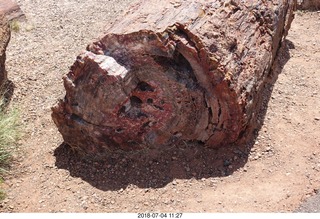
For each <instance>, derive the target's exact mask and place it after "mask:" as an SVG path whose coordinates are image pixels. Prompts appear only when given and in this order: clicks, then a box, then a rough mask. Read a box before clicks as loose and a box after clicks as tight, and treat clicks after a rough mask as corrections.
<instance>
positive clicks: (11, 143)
mask: <svg viewBox="0 0 320 219" xmlns="http://www.w3.org/2000/svg"><path fill="white" fill-rule="evenodd" d="M18 115H19V114H18V111H17V110H12V109H11V110H9V109H6V107H5V104H4V98H3V96H0V183H1V182H2V180H3V176H4V174H5V173H6V172H7V170H8V167H9V165H10V160H11V154H12V151H13V150H14V149H15V148H16V141H17V140H18V139H19V137H20V132H19V128H18ZM4 196H5V193H4V191H2V190H0V200H1V199H3V198H4Z"/></svg>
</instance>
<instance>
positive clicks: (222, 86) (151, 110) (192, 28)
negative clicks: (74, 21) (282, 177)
mask: <svg viewBox="0 0 320 219" xmlns="http://www.w3.org/2000/svg"><path fill="white" fill-rule="evenodd" d="M294 7H295V1H290V0H289V1H282V2H280V3H279V2H278V1H265V2H262V1H258V0H256V1H248V2H245V3H241V2H240V1H218V0H216V1H210V3H208V2H207V1H191V0H190V1H175V2H173V1H169V0H167V1H163V2H162V4H161V5H159V4H158V1H155V0H153V1H141V2H140V3H138V4H136V5H134V6H132V7H131V8H130V9H129V10H128V11H127V13H126V15H125V16H124V17H123V16H121V17H120V18H119V19H118V20H116V21H115V22H114V23H113V25H111V26H110V27H109V28H108V29H107V32H106V34H105V36H104V37H101V38H100V40H98V41H97V42H94V43H92V44H91V45H89V46H88V47H87V51H85V52H84V53H82V54H81V55H79V56H78V58H77V60H76V62H75V63H74V65H73V66H72V67H71V70H70V72H69V73H68V74H67V76H66V77H64V85H65V89H66V96H65V99H64V100H61V101H60V102H59V104H58V105H57V106H55V107H53V109H52V110H53V113H52V118H53V120H54V122H55V124H56V125H57V127H58V129H59V131H60V132H61V134H62V135H63V138H64V141H65V142H66V143H68V144H69V145H70V146H71V147H72V148H74V149H76V150H78V151H83V152H85V153H92V154H98V153H100V152H107V151H110V150H117V149H123V150H136V149H143V148H147V147H161V146H163V145H167V144H169V143H172V142H174V141H176V140H177V139H180V140H184V141H193V140H195V141H201V142H203V143H204V144H205V145H206V146H208V147H217V146H222V145H226V144H228V143H232V142H235V141H236V140H237V139H239V137H241V136H242V135H244V133H245V131H246V130H247V129H248V128H249V127H251V126H254V123H255V122H256V121H255V120H256V117H255V113H256V110H257V106H258V105H259V102H260V99H261V92H260V91H261V90H262V89H263V87H264V84H265V82H266V81H267V79H268V77H269V76H270V75H269V72H270V69H271V67H272V64H273V61H274V59H275V56H276V53H277V51H278V48H279V44H280V42H281V40H282V39H283V38H284V37H285V36H286V34H287V32H288V29H289V27H290V23H291V21H292V19H293V13H292V12H293V9H294Z"/></svg>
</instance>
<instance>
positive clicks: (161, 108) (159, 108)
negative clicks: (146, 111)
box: [153, 105, 163, 111]
mask: <svg viewBox="0 0 320 219" xmlns="http://www.w3.org/2000/svg"><path fill="white" fill-rule="evenodd" d="M153 106H154V107H155V108H157V109H158V110H161V111H162V110H163V107H161V106H158V105H153Z"/></svg>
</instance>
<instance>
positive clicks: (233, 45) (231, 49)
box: [229, 41, 237, 52]
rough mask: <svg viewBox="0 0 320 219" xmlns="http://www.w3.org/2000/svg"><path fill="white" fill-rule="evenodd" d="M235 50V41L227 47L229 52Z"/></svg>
mask: <svg viewBox="0 0 320 219" xmlns="http://www.w3.org/2000/svg"><path fill="white" fill-rule="evenodd" d="M236 49H237V41H233V42H232V43H231V44H230V46H229V51H230V52H234V51H236Z"/></svg>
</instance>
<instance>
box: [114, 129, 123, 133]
mask: <svg viewBox="0 0 320 219" xmlns="http://www.w3.org/2000/svg"><path fill="white" fill-rule="evenodd" d="M123 131H124V129H123V128H117V129H116V133H122V132H123Z"/></svg>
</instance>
